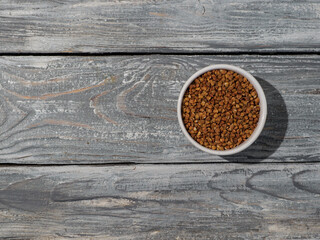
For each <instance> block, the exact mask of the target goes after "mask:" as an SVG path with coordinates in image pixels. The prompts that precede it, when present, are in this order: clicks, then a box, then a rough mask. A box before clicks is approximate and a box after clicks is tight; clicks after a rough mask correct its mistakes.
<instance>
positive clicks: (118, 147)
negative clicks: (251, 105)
mask: <svg viewBox="0 0 320 240" xmlns="http://www.w3.org/2000/svg"><path fill="white" fill-rule="evenodd" d="M214 63H228V64H234V65H238V66H240V67H243V68H245V69H247V70H249V71H250V72H251V73H253V74H254V75H256V76H257V77H258V78H259V81H260V82H261V84H262V86H263V88H264V90H265V92H266V95H267V101H268V108H269V110H268V111H269V112H268V120H267V124H266V127H265V129H264V131H263V133H262V136H261V137H260V138H259V139H258V140H257V142H256V144H254V145H253V146H252V147H251V148H250V149H249V150H248V151H246V152H244V153H241V154H239V155H236V156H232V157H229V158H221V157H218V156H212V155H209V154H206V153H203V152H201V151H199V150H197V149H196V148H195V147H193V146H192V145H191V144H189V143H188V141H187V140H186V138H185V137H184V136H183V134H182V132H181V131H180V128H179V125H178V121H177V117H176V103H177V98H178V94H179V91H180V89H181V87H182V85H183V84H184V82H185V81H186V79H187V78H188V77H189V76H191V75H192V74H193V73H194V72H195V71H196V70H198V69H200V68H202V67H204V66H206V65H209V64H214ZM319 64H320V56H317V55H313V56H246V55H245V56H174V55H172V56H138V57H134V56H132V57H2V58H0V104H1V105H0V106H1V107H0V111H1V114H0V136H1V139H0V162H1V163H25V164H26V163H30V164H55V163H60V164H70V163H111V162H137V163H147V162H148V163H155V162H157V163H163V162H203V161H210V162H221V161H224V162H225V161H226V160H228V161H247V162H258V161H261V160H264V161H265V162H282V161H283V162H299V161H300V162H304V161H319V159H320V148H319V142H320V124H319V121H320V120H319V119H320V111H319V109H320V94H319V93H320V73H319ZM280 144H281V146H280Z"/></svg>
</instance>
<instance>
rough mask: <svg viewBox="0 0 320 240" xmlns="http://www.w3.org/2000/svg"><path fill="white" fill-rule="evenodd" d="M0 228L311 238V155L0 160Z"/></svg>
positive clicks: (35, 232)
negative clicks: (152, 161) (306, 160)
mask: <svg viewBox="0 0 320 240" xmlns="http://www.w3.org/2000/svg"><path fill="white" fill-rule="evenodd" d="M0 180H1V181H0V222H1V228H0V237H1V238H11V239H16V238H19V239H21V238H23V239H53V238H62V239H65V238H76V239H89V238H90V237H91V238H92V239H93V238H94V239H96V238H98V239H139V240H140V239H319V238H320V225H319V221H320V214H319V213H320V197H319V196H320V195H319V194H320V165H319V164H311V165H308V164H256V165H244V164H243V165H239V164H211V165H209V164H201V165H197V164H191V165H131V166H113V167H92V166H91V167H90V166H82V167H80V166H67V167H36V168H33V167H2V168H0Z"/></svg>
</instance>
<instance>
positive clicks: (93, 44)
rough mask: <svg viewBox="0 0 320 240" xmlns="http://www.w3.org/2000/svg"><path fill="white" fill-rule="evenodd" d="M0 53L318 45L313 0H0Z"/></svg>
mask: <svg viewBox="0 0 320 240" xmlns="http://www.w3.org/2000/svg"><path fill="white" fill-rule="evenodd" d="M0 21H1V24H0V52H2V53H3V52H34V53H35V52H37V53H43V52H150V51H157V52H172V51H182V52H193V51H198V52H206V51H212V52H221V51H265V52H268V51H271V52H272V51H308V52H313V51H319V50H320V47H319V46H320V34H319V33H320V2H319V1H304V0H296V1H272V0H266V1H253V0H244V1H235V0H228V1H222V0H211V1H205V0H198V1H197V0H176V1H170V2H168V1H162V0H153V1H151V0H147V1H146V0H136V1H118V0H111V1H103V0H97V1H91V0H73V1H51V0H42V1H34V0H26V1H17V0H14V1H13V0H4V1H1V8H0Z"/></svg>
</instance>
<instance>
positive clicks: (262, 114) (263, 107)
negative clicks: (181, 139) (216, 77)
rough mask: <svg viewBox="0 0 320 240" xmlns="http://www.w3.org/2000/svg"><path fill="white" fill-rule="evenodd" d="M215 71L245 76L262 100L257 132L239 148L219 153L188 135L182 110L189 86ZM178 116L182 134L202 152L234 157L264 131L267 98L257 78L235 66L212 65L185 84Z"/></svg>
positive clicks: (179, 100)
mask: <svg viewBox="0 0 320 240" xmlns="http://www.w3.org/2000/svg"><path fill="white" fill-rule="evenodd" d="M215 69H226V70H230V71H234V72H236V73H238V74H240V75H242V76H244V77H245V78H247V79H248V80H249V81H250V83H251V84H252V85H253V87H254V88H255V90H256V91H257V93H258V97H259V99H260V116H259V121H258V124H257V127H256V128H255V130H254V131H253V133H252V134H251V136H250V137H249V138H248V139H247V140H245V141H244V142H243V143H241V144H240V145H239V146H237V147H235V148H232V149H228V150H224V151H219V150H212V149H209V148H206V147H204V146H202V145H200V144H199V143H198V142H196V141H195V140H194V139H193V138H192V137H191V136H190V135H189V133H188V131H187V129H186V128H185V126H184V123H183V120H182V113H181V108H182V100H183V96H184V94H185V92H186V90H187V89H188V87H189V85H190V84H191V83H192V82H193V81H194V80H195V79H196V78H197V77H199V76H200V75H202V74H204V73H205V72H208V71H211V70H215ZM177 114H178V121H179V124H180V127H181V129H182V132H183V133H184V135H185V136H186V137H187V139H188V140H189V141H190V142H191V143H192V144H193V145H194V146H196V147H197V148H199V149H200V150H202V151H205V152H207V153H211V154H215V155H232V154H235V153H238V152H241V151H243V150H244V149H246V148H248V147H249V146H250V145H251V144H252V143H253V142H254V141H255V140H256V139H257V138H258V137H259V135H260V133H261V132H262V130H263V127H264V124H265V122H266V119H267V100H266V97H265V95H264V92H263V89H262V87H261V86H260V84H259V82H258V81H257V80H256V79H255V77H253V76H252V75H251V74H250V73H248V72H247V71H245V70H243V69H241V68H239V67H236V66H233V65H228V64H217V65H211V66H208V67H205V68H203V69H201V70H199V71H198V72H196V73H195V74H193V75H192V76H191V77H190V78H189V79H188V80H187V82H186V83H185V84H184V86H183V87H182V89H181V92H180V95H179V99H178V106H177Z"/></svg>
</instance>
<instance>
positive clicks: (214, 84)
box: [182, 69, 260, 151]
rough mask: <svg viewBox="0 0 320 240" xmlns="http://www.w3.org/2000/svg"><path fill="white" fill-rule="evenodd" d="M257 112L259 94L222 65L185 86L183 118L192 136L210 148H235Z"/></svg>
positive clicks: (253, 124) (250, 128)
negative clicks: (221, 67) (220, 67)
mask: <svg viewBox="0 0 320 240" xmlns="http://www.w3.org/2000/svg"><path fill="white" fill-rule="evenodd" d="M259 114H260V105H259V98H258V94H257V92H256V90H255V89H254V87H253V86H252V84H251V83H250V82H249V81H248V80H247V79H246V78H245V77H243V76H242V75H240V74H238V73H236V72H233V71H228V70H224V69H219V70H212V71H209V72H206V73H204V74H202V75H201V76H199V77H198V78H196V79H195V80H194V81H193V82H192V83H191V84H190V85H189V87H188V89H187V90H186V92H185V94H184V97H183V102H182V118H183V122H184V125H185V127H186V129H187V131H188V133H189V134H190V135H191V137H192V138H193V139H194V140H195V141H197V142H198V143H199V144H201V145H202V146H204V147H207V148H210V149H213V150H221V151H223V150H227V149H231V148H234V147H236V146H238V145H240V144H241V143H243V142H244V141H245V140H246V139H248V138H249V137H250V135H251V134H252V132H253V131H254V129H255V128H256V126H257V123H258V120H259Z"/></svg>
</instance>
